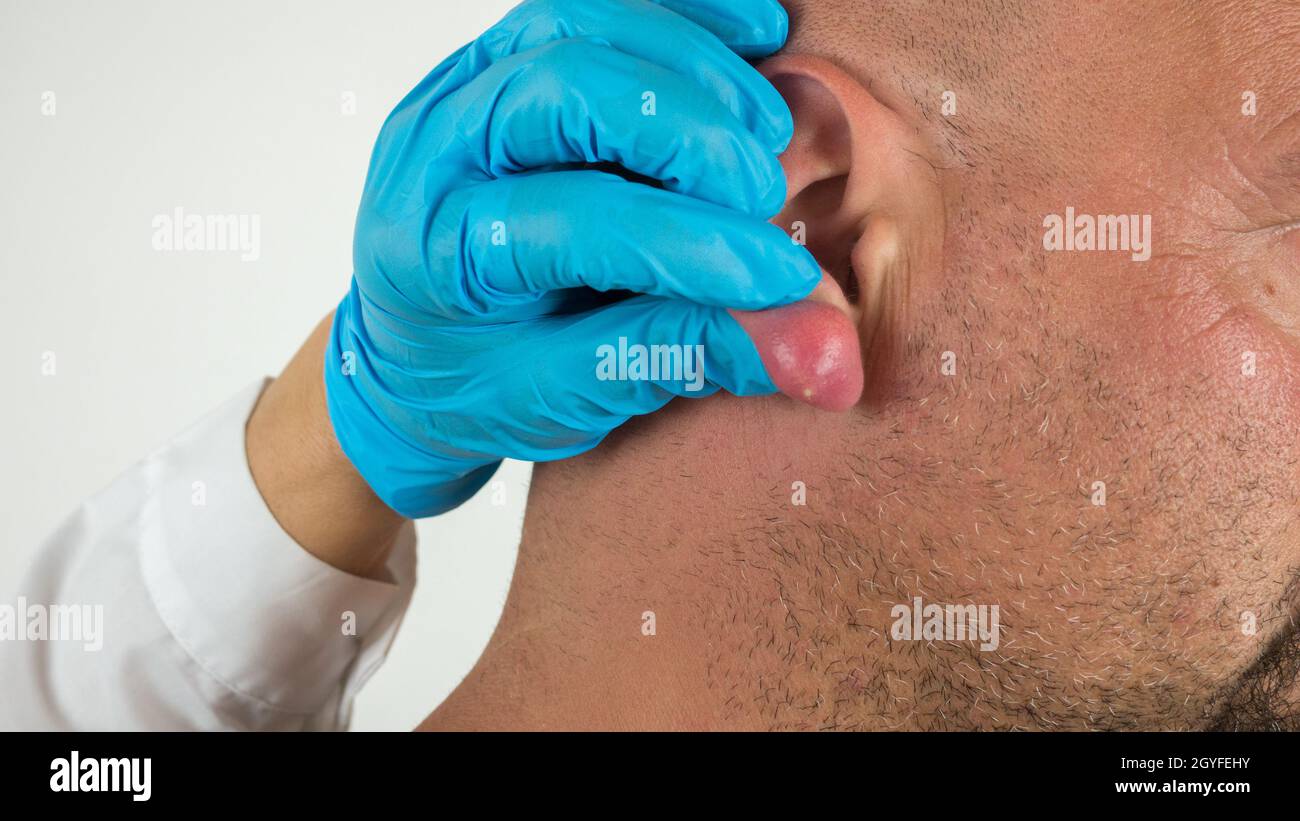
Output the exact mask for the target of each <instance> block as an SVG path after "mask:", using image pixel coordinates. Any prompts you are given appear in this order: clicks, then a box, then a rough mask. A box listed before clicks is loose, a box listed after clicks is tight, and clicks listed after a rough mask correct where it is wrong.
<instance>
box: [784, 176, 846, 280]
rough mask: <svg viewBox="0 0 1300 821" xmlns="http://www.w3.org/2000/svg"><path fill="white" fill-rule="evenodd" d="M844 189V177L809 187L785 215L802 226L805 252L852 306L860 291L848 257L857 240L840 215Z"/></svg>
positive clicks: (789, 205)
mask: <svg viewBox="0 0 1300 821" xmlns="http://www.w3.org/2000/svg"><path fill="white" fill-rule="evenodd" d="M847 187H848V177H847V176H844V175H839V176H835V177H830V178H827V179H824V180H819V181H817V182H815V183H812V184H811V185H809V186H808V187H806V188H804V189H803V190H802V191H800V192H799V193H798V194H797V195H796V196H795V197H794V198H793V199H792V200H791V201H790V203H789V204H788V206H787V214H788V215H789V217H790V220H791V221H799V222H802V223H803V224H804V225H805V226H806V231H807V235H806V238H805V246H806V247H807V249H808V252H809V253H810V254H812V255H813V258H814V259H816V260H817V262H818V263H819V264H820V265H821V267H822V269H823V270H825V271H826V272H827V273H828V274H829V275H830V277H831V279H833V280H835V283H836V284H837V285H839V286H840V290H841V291H843V292H844V298H845V300H847V301H848V303H849V304H850V305H856V304H857V301H858V297H859V293H860V290H861V289H860V288H859V285H858V277H857V274H856V272H855V271H854V270H853V260H852V255H853V247H854V245H855V244H856V242H857V239H858V237H857V236H856V235H855V233H854V232H853V230H852V226H851V225H846V222H845V219H844V215H843V204H844V194H845V191H846V190H847Z"/></svg>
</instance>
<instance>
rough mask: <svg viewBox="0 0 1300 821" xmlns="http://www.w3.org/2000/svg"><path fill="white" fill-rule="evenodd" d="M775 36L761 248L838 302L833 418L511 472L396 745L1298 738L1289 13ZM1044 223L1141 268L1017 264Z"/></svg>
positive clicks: (659, 439)
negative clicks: (522, 736)
mask: <svg viewBox="0 0 1300 821" xmlns="http://www.w3.org/2000/svg"><path fill="white" fill-rule="evenodd" d="M789 7H790V10H791V16H792V21H793V24H792V38H791V41H790V45H789V47H788V48H787V49H786V51H785V52H784V53H783V55H782V56H780V57H778V58H776V60H774V61H772V62H771V63H770V64H769V65H768V66H765V69H764V70H765V72H766V73H768V75H769V76H770V77H773V81H774V83H776V84H777V85H778V88H781V90H782V91H783V93H784V94H785V95H786V97H787V100H788V101H789V102H790V104H791V107H792V110H793V111H794V114H795V120H796V131H797V133H796V139H795V143H794V144H793V145H792V147H791V150H790V152H789V153H788V154H787V156H786V157H785V158H783V163H784V164H785V166H786V169H787V174H788V175H789V177H790V186H789V192H790V193H789V200H788V203H787V208H786V211H785V212H783V214H782V215H781V216H780V217H779V218H778V221H779V222H781V223H782V224H783V227H788V226H789V225H790V224H791V223H792V222H793V221H794V220H796V219H801V220H803V221H804V222H805V223H806V224H807V225H808V227H809V237H808V246H809V248H810V250H812V251H813V253H814V255H815V256H817V258H818V260H819V262H821V264H822V266H823V268H825V269H826V270H827V271H828V273H829V274H831V275H832V278H833V279H834V280H835V282H836V283H837V287H843V285H844V284H845V283H846V277H847V276H849V275H851V276H853V277H855V278H856V280H857V282H856V286H857V287H856V291H857V301H856V303H855V304H852V305H849V307H848V308H847V309H843V308H836V309H835V310H836V311H837V312H838V313H839V314H840V315H841V316H849V317H851V319H852V321H853V322H854V324H855V326H856V328H857V329H858V333H859V339H860V341H861V343H862V346H861V348H862V353H863V359H862V363H863V364H862V374H863V385H864V387H863V391H862V397H861V400H860V401H859V402H858V403H857V404H856V405H854V406H853V407H852V408H851V409H850V410H849V411H847V412H845V413H842V414H836V413H828V412H823V411H818V410H815V409H814V408H812V407H809V406H807V405H804V404H800V403H796V402H792V401H790V400H788V399H786V398H784V397H771V398H765V399H757V400H756V399H744V400H742V399H736V398H734V397H728V396H717V397H714V398H711V399H708V400H704V401H699V402H674V403H673V404H672V405H670V406H669V407H668V408H667V409H665V410H664V411H663V412H660V413H657V414H655V415H653V416H650V417H647V418H644V419H638V420H634V421H633V422H631V423H629V424H628V425H627V426H625V428H622V429H620V430H619V431H616V432H615V433H614V434H613V435H612V436H611V437H610V438H609V439H608V440H607V441H606V442H605V444H604V445H602V446H601V447H600V448H599V449H597V450H596V451H594V452H592V453H590V454H587V455H585V456H582V457H578V458H576V459H571V460H568V461H565V462H562V463H556V464H546V465H539V466H538V467H537V469H536V471H535V474H534V479H533V485H532V491H531V496H530V499H529V507H528V518H527V522H526V525H525V532H524V537H523V541H522V543H521V546H520V553H519V564H518V567H517V570H516V573H515V578H514V582H513V587H512V590H511V593H510V598H509V601H508V603H507V606H506V610H505V613H504V615H503V617H502V621H501V623H500V625H499V627H498V629H497V632H496V634H495V635H494V636H493V639H492V641H491V642H490V644H489V647H488V648H487V650H486V652H485V653H484V655H483V657H482V659H481V660H480V662H479V664H478V665H477V666H476V668H475V669H474V670H473V671H472V672H471V673H470V675H469V676H468V677H467V678H466V680H465V682H464V683H463V684H462V685H461V687H460V688H459V689H458V690H457V691H456V692H455V693H454V694H453V695H452V696H451V697H450V698H449V699H448V700H447V701H446V702H445V703H444V704H443V705H442V706H441V707H440V708H439V709H438V710H437V711H436V712H435V713H434V714H433V715H431V716H430V718H429V719H428V721H427V722H426V726H427V727H429V728H434V729H442V728H469V727H525V728H527V727H536V728H543V727H545V728H597V727H599V728H664V727H671V728H734V729H744V728H757V729H766V728H783V729H784V728H842V729H848V728H860V729H885V728H918V729H938V728H966V727H981V728H1007V729H1010V728H1041V729H1054V728H1055V729H1060V728H1103V729H1105V728H1131V727H1148V728H1170V729H1185V728H1204V727H1251V726H1260V727H1273V726H1282V727H1295V726H1296V721H1297V715H1296V711H1295V708H1294V706H1293V705H1294V704H1295V702H1296V698H1297V690H1296V687H1295V684H1294V682H1295V672H1296V663H1297V661H1296V660H1297V656H1298V655H1300V653H1298V652H1297V647H1298V645H1297V643H1296V638H1295V633H1294V629H1293V620H1292V616H1293V614H1294V609H1295V601H1296V592H1297V586H1296V583H1295V579H1296V569H1297V567H1298V566H1300V508H1298V507H1297V503H1296V487H1297V480H1300V437H1297V430H1298V428H1300V385H1298V384H1297V378H1298V376H1297V375H1298V374H1300V367H1298V366H1300V239H1297V237H1300V231H1297V230H1296V228H1297V225H1298V224H1300V161H1298V158H1300V116H1298V114H1297V113H1298V112H1300V79H1298V78H1300V38H1297V37H1296V36H1295V35H1296V32H1297V31H1298V30H1300V9H1297V7H1296V6H1295V4H1293V3H1285V2H1264V3H1253V4H1244V3H1235V2H1207V3H1199V4H1195V5H1194V6H1190V7H1189V6H1187V5H1186V4H1175V3H1169V2H1153V3H1142V4H1123V3H1113V4H1112V3H1102V4H1070V5H1069V6H1068V8H1067V7H1066V6H1063V5H1060V4H1039V3H1024V4H1015V3H1013V4H1010V6H1008V4H1006V3H997V4H993V3H974V2H970V3H944V2H936V3H925V2H917V3H907V4H892V5H888V6H878V5H875V4H870V5H868V4H863V3H858V2H848V1H847V0H843V1H842V2H837V1H836V0H799V1H798V2H793V3H791V4H789ZM945 91H952V92H954V93H955V100H956V105H957V111H956V113H955V114H951V115H945V114H943V113H941V105H942V95H943V93H944V92H945ZM1245 91H1250V92H1252V93H1253V94H1254V95H1255V96H1256V98H1257V100H1258V111H1257V113H1256V114H1254V115H1247V114H1244V113H1243V110H1242V105H1243V92H1245ZM1067 206H1073V207H1074V208H1075V209H1076V210H1077V211H1079V212H1081V213H1091V214H1099V213H1110V214H1139V215H1143V214H1149V215H1151V218H1152V221H1151V224H1152V231H1153V236H1152V237H1150V241H1151V245H1152V254H1151V258H1150V260H1149V261H1146V262H1135V261H1134V260H1133V259H1131V256H1130V255H1129V254H1127V253H1109V252H1103V251H1092V252H1048V251H1045V250H1044V249H1043V244H1042V230H1043V229H1042V222H1043V219H1044V216H1045V215H1048V214H1060V213H1063V212H1064V209H1065V208H1066V207H1067ZM850 260H851V261H852V263H853V264H852V266H849V265H847V264H846V263H847V262H848V261H850ZM850 267H851V269H852V270H851V272H850V270H849V269H850ZM759 344H760V347H761V345H762V341H761V340H759ZM945 354H951V361H953V362H955V370H954V372H953V373H952V374H951V375H948V374H945V373H944V372H943V371H942V369H941V363H942V362H943V361H945ZM1244 354H1251V355H1252V356H1253V360H1252V361H1253V362H1254V363H1255V368H1254V370H1253V373H1252V375H1246V373H1245V372H1244V370H1243V355H1244ZM851 387H852V386H850V389H851ZM795 482H803V483H805V485H806V487H807V504H806V505H802V506H801V505H795V504H792V500H791V487H792V484H793V483H795ZM1096 482H1104V483H1105V488H1106V494H1105V498H1106V503H1105V504H1104V505H1096V504H1093V499H1094V487H1095V485H1094V483H1096ZM914 596H921V597H923V598H924V599H925V600H926V601H934V602H940V603H954V604H967V603H969V604H976V605H994V604H996V605H998V606H999V608H1000V614H1001V631H1002V632H1001V641H1000V644H999V646H998V648H997V650H996V651H992V652H981V651H980V650H979V649H978V647H977V646H976V645H975V644H974V643H972V642H951V641H933V642H898V641H891V640H890V639H889V625H890V624H891V621H892V619H891V618H890V609H891V607H892V606H893V605H895V604H898V603H900V602H904V603H905V602H909V601H911V600H912V599H913V597H914ZM645 611H653V612H654V613H655V617H656V631H655V635H653V636H645V635H643V634H642V631H641V629H640V627H641V623H642V622H641V617H642V614H643V613H644V612H645ZM1243 614H1250V616H1251V618H1252V619H1253V624H1254V625H1256V629H1255V630H1254V631H1253V632H1252V631H1248V630H1245V629H1243V624H1244V622H1243Z"/></svg>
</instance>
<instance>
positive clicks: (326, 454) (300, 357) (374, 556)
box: [245, 315, 405, 579]
mask: <svg viewBox="0 0 1300 821" xmlns="http://www.w3.org/2000/svg"><path fill="white" fill-rule="evenodd" d="M331 319H332V315H331V316H329V317H326V318H325V319H324V320H323V321H322V322H321V323H320V324H319V325H318V326H317V327H316V329H315V330H314V331H313V332H312V334H311V336H310V337H308V339H307V341H306V343H304V344H303V346H302V348H301V349H300V350H299V351H298V353H297V354H296V355H295V356H294V358H293V360H292V361H291V362H290V363H289V364H288V366H287V367H286V368H285V369H284V372H283V373H282V374H280V376H279V378H278V379H276V380H275V381H274V382H273V383H271V385H270V386H269V387H268V388H267V389H266V391H265V393H263V394H262V397H261V399H260V400H259V401H258V403H257V407H256V408H255V409H254V411H253V414H252V416H251V417H250V418H249V420H248V426H247V429H246V434H245V447H246V449H247V456H248V466H249V469H250V470H251V472H252V474H253V479H254V481H255V482H256V483H257V489H258V491H259V492H261V494H262V497H263V498H264V499H265V501H266V504H267V507H268V508H270V510H271V513H272V515H274V516H275V518H276V521H278V522H279V523H280V526H281V527H283V528H284V530H285V531H286V532H287V533H288V534H289V535H290V536H292V537H293V538H294V540H295V541H297V542H298V544H300V545H302V547H303V548H304V549H305V550H306V551H307V552H309V553H311V554H312V555H314V556H316V557H317V558H319V559H321V560H322V561H324V562H326V563H328V564H330V565H333V566H334V567H337V568H339V569H340V570H344V571H346V572H348V573H352V574H354V575H357V576H363V577H366V578H376V579H378V578H383V577H384V570H383V567H384V562H385V560H386V559H387V557H388V553H389V550H390V549H391V548H392V545H393V542H394V540H395V538H396V536H397V533H398V530H399V529H400V528H401V526H402V523H403V522H404V521H405V519H403V518H402V517H401V516H400V515H398V514H397V513H395V512H394V511H393V510H392V509H391V508H389V507H388V506H387V505H385V504H384V503H383V502H381V501H380V500H379V498H378V497H377V496H375V494H374V493H373V492H372V491H371V490H370V487H369V486H368V485H367V484H366V483H365V481H364V480H363V479H362V478H361V475H360V474H358V473H357V471H356V469H355V468H353V466H352V463H351V462H350V461H348V458H347V456H345V455H344V454H343V451H342V449H340V448H339V444H338V441H337V440H336V439H335V437H334V430H333V427H332V425H331V424H330V419H329V411H328V409H327V407H326V404H325V385H324V382H323V381H322V376H321V375H322V372H323V369H324V352H325V349H326V347H327V344H328V341H329V328H330V321H331Z"/></svg>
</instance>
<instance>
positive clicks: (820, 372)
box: [736, 55, 943, 410]
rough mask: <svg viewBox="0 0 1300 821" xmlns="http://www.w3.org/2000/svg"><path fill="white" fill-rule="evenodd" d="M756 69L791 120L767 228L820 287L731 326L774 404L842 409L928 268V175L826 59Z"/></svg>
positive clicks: (892, 115)
mask: <svg viewBox="0 0 1300 821" xmlns="http://www.w3.org/2000/svg"><path fill="white" fill-rule="evenodd" d="M761 70H762V72H763V73H764V75H766V76H767V77H768V79H769V80H770V81H771V82H772V84H773V85H774V86H775V87H776V88H777V90H778V91H780V92H781V94H782V96H783V97H784V98H785V100H786V103H787V104H788V105H789V107H790V110H791V113H792V114H793V115H794V137H793V139H792V141H791V143H790V146H789V148H788V149H787V150H786V152H785V153H784V154H783V155H782V156H781V164H782V166H783V168H784V169H785V172H786V178H787V195H786V204H785V207H784V209H783V210H782V211H781V213H780V214H778V215H777V217H776V218H775V219H774V220H773V222H775V223H776V224H778V225H780V226H781V227H782V228H783V229H785V230H786V231H787V232H788V233H790V235H791V238H792V241H795V242H800V243H802V244H804V245H805V246H806V247H807V248H808V250H809V252H810V253H811V254H812V255H813V257H814V258H816V260H817V261H818V263H819V264H820V265H821V268H822V271H823V277H822V282H821V284H820V285H819V286H818V287H817V289H816V290H815V291H814V292H813V293H812V294H811V295H810V296H809V297H808V299H806V300H805V301H804V302H802V303H797V304H796V305H795V306H787V307H784V308H777V309H774V310H771V311H761V312H757V313H749V314H744V313H739V312H737V313H736V317H737V319H739V320H740V322H741V324H742V325H743V326H744V327H745V328H746V330H747V331H749V332H750V336H751V338H753V339H754V342H755V344H756V345H757V346H758V348H759V352H760V354H762V355H763V357H764V363H765V364H766V365H768V370H769V373H770V375H771V376H772V378H773V381H774V382H775V383H776V385H777V387H778V388H779V389H780V390H781V391H782V392H783V393H786V394H789V395H791V396H794V397H795V398H797V399H801V400H803V401H807V402H809V403H810V404H813V405H816V406H818V407H822V408H825V409H830V410H843V409H846V408H848V407H851V406H852V405H854V404H856V403H857V401H858V399H859V398H860V396H861V393H862V385H863V372H864V370H865V367H867V366H866V365H864V363H870V362H871V361H872V357H871V356H870V355H871V354H872V352H873V343H874V342H875V341H876V340H878V339H879V338H880V336H881V331H882V328H886V327H888V326H890V325H897V324H898V323H899V322H900V321H901V314H902V313H903V312H904V311H905V310H906V302H907V301H906V297H907V292H908V286H909V282H910V279H911V276H912V274H913V272H914V271H915V270H917V269H918V268H920V267H922V266H931V265H934V264H935V262H936V260H937V257H938V250H939V246H940V244H941V242H942V237H943V207H942V198H941V196H940V194H939V187H938V181H937V172H936V170H935V169H936V165H935V164H934V163H933V162H932V161H930V160H928V159H927V154H928V151H929V149H928V146H927V144H926V140H925V138H924V137H923V136H922V135H921V133H920V132H919V131H918V130H917V129H916V128H914V127H913V126H911V125H909V124H908V123H907V121H906V120H905V119H904V117H903V116H901V115H900V114H899V113H897V112H895V111H894V110H892V109H890V108H889V107H887V106H886V105H885V104H884V103H882V102H880V100H878V99H877V98H876V97H875V96H874V95H873V94H872V93H871V91H870V90H869V89H868V87H867V86H866V85H865V84H864V83H863V82H861V81H860V80H859V79H858V78H856V77H854V76H852V75H850V74H849V73H848V72H846V71H844V70H843V69H841V68H839V67H838V66H836V65H835V64H834V63H831V62H830V61H829V60H825V59H823V58H820V57H815V56H811V55H791V56H782V57H777V58H775V59H773V60H770V61H768V62H767V63H765V64H764V65H763V66H762V67H761ZM809 303H812V305H815V306H818V307H815V308H814V307H810V306H809ZM827 309H830V310H827ZM864 352H865V353H866V354H867V356H865V357H864V356H863V354H864ZM854 370H856V374H854V373H850V371H854Z"/></svg>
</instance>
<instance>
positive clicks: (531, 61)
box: [431, 39, 785, 219]
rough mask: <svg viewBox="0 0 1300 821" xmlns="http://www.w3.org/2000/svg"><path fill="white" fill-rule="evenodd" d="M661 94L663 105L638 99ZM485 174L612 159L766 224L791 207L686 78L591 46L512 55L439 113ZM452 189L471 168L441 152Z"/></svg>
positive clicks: (751, 146)
mask: <svg viewBox="0 0 1300 821" xmlns="http://www.w3.org/2000/svg"><path fill="white" fill-rule="evenodd" d="M645 89H654V90H655V91H654V94H655V95H656V100H657V102H656V107H655V108H654V109H653V110H651V109H649V108H647V105H648V103H647V102H646V101H645V100H644V99H643V97H644V95H645V94H646V93H648V92H646V91H645ZM431 129H432V130H434V131H438V132H449V133H454V134H455V135H456V136H457V138H458V139H457V142H458V143H459V144H460V145H462V146H464V147H465V150H466V151H467V153H468V156H467V157H466V158H465V160H466V161H467V162H469V163H471V164H472V165H473V166H475V168H476V170H477V171H479V172H480V173H481V174H483V175H485V176H488V177H503V176H506V175H508V174H514V173H518V172H520V171H524V170H528V169H537V168H543V167H547V166H555V165H564V164H592V163H599V162H610V163H616V164H618V165H620V166H622V167H623V168H625V169H627V170H628V171H631V172H633V173H635V174H638V175H641V176H642V177H648V178H652V179H655V180H659V181H660V182H662V183H663V185H664V187H666V188H667V189H668V190H670V191H676V192H678V193H681V194H686V195H688V196H692V197H697V198H699V199H702V200H706V201H708V202H712V203H716V204H718V205H723V206H726V207H728V208H734V209H736V210H738V211H743V212H745V213H748V214H753V215H755V216H759V217H763V218H764V219H767V218H770V217H772V216H773V215H775V214H776V213H777V211H779V210H780V209H781V206H782V205H783V204H784V202H785V174H784V172H783V171H782V168H781V164H780V162H778V160H777V158H776V155H775V154H773V153H772V152H771V151H769V150H768V148H767V147H766V146H765V145H764V144H763V143H762V142H760V141H759V139H758V138H757V137H755V136H754V135H753V134H752V133H751V132H750V131H749V130H748V129H746V127H745V126H744V125H743V124H742V123H741V122H740V121H739V120H737V119H736V118H735V117H734V116H733V115H732V114H731V112H730V111H728V110H727V108H726V107H725V106H723V105H722V104H721V103H720V102H718V100H717V98H716V97H714V96H713V95H712V94H710V93H709V92H708V91H707V90H706V89H704V88H703V87H701V86H699V85H696V84H695V83H694V82H693V81H692V80H690V79H689V78H686V77H683V76H682V75H680V74H677V73H676V72H674V71H672V70H670V69H667V68H664V67H663V66H660V65H657V64H655V63H650V62H647V61H645V60H642V59H640V58H637V57H632V56H630V55H627V54H623V53H622V52H619V51H616V50H614V49H612V48H610V47H609V46H606V45H603V44H601V43H599V42H597V41H594V40H589V39H581V40H572V39H570V40H557V41H555V42H552V43H548V44H547V45H544V46H540V47H538V48H536V49H533V50H531V51H527V52H524V53H522V54H518V55H514V56H512V57H508V58H506V59H504V60H502V61H501V62H499V63H497V64H496V65H494V66H492V67H491V68H489V69H488V70H487V71H485V72H484V73H483V74H481V75H479V76H478V77H476V78H475V79H474V80H473V81H472V82H470V83H469V84H468V85H466V86H465V87H464V88H462V89H460V90H459V91H457V92H456V93H455V94H453V95H452V96H450V97H448V98H447V100H446V101H445V102H444V103H443V105H442V106H440V107H439V109H438V111H437V112H435V115H434V117H433V119H432V120H431ZM443 156H444V159H443V162H442V167H441V170H440V172H439V170H438V169H435V172H434V173H442V174H445V175H447V176H448V180H447V182H448V183H449V185H448V186H447V187H449V188H450V187H454V185H455V182H456V180H457V179H463V178H464V176H465V173H464V171H463V170H462V169H460V168H458V167H456V166H457V163H455V162H449V161H448V160H447V159H446V155H445V154H444V155H443Z"/></svg>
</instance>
